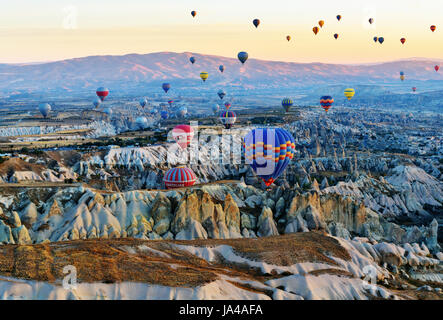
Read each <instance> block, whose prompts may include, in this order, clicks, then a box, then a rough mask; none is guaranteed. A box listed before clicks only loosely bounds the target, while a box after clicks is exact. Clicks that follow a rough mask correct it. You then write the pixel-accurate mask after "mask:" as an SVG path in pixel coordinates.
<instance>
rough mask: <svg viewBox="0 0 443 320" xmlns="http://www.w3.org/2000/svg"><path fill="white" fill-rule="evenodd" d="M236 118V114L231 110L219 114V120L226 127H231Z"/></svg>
mask: <svg viewBox="0 0 443 320" xmlns="http://www.w3.org/2000/svg"><path fill="white" fill-rule="evenodd" d="M236 120H237V115H236V114H235V112H233V111H225V112H222V113H221V114H220V121H221V123H222V124H223V125H224V126H225V128H226V129H231V128H232V125H233V124H234V123H235V121H236Z"/></svg>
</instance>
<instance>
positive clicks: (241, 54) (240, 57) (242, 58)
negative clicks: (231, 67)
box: [237, 51, 249, 64]
mask: <svg viewBox="0 0 443 320" xmlns="http://www.w3.org/2000/svg"><path fill="white" fill-rule="evenodd" d="M237 57H238V60H240V62H241V63H242V64H243V63H245V62H246V60H248V58H249V55H248V53H247V52H244V51H241V52H239V53H238V55H237Z"/></svg>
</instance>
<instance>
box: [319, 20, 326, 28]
mask: <svg viewBox="0 0 443 320" xmlns="http://www.w3.org/2000/svg"><path fill="white" fill-rule="evenodd" d="M324 24H325V22H324V21H323V20H320V21H319V22H318V25H319V26H320V28H323V26H324Z"/></svg>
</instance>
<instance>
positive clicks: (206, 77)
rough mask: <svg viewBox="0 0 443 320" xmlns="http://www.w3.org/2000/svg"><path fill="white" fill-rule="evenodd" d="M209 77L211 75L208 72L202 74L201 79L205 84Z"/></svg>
mask: <svg viewBox="0 0 443 320" xmlns="http://www.w3.org/2000/svg"><path fill="white" fill-rule="evenodd" d="M208 77H209V73H207V72H201V73H200V78H201V79H202V80H203V82H205V81H206V79H208Z"/></svg>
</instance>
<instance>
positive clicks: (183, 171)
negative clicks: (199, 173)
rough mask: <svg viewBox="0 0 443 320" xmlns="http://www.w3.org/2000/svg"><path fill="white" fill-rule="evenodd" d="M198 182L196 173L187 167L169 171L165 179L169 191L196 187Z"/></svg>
mask: <svg viewBox="0 0 443 320" xmlns="http://www.w3.org/2000/svg"><path fill="white" fill-rule="evenodd" d="M196 180H197V177H196V176H195V173H194V171H192V169H190V168H187V167H177V168H172V169H169V170H168V171H166V174H165V176H164V178H163V181H164V182H165V186H166V188H168V189H174V188H183V187H190V186H192V185H194V183H195V181H196Z"/></svg>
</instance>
